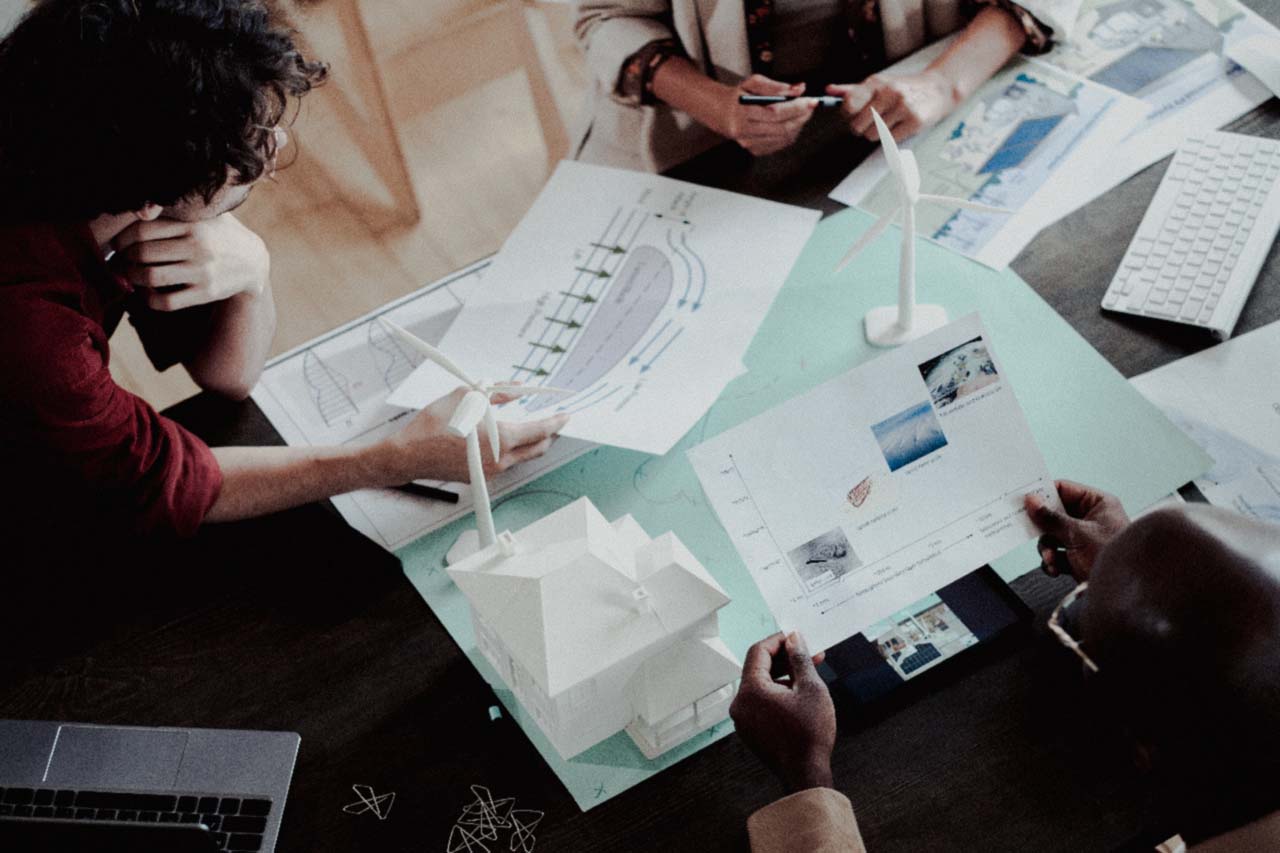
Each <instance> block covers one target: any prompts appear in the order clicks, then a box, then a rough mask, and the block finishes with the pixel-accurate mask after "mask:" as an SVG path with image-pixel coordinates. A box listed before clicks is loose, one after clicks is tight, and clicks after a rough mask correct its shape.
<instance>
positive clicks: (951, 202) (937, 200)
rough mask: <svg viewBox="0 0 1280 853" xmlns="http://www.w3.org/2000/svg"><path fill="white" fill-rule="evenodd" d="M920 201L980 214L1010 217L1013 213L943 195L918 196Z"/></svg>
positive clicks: (1005, 209) (1001, 208)
mask: <svg viewBox="0 0 1280 853" xmlns="http://www.w3.org/2000/svg"><path fill="white" fill-rule="evenodd" d="M920 200H921V201H931V202H933V203H934V204H944V205H948V206H950V207H962V208H964V209H965V210H976V211H978V212H980V213H1002V214H1004V215H1005V216H1012V215H1013V214H1014V211H1012V210H1009V209H1007V208H1004V207H992V206H991V205H989V204H980V203H978V202H976V201H969V200H968V199H963V198H951V197H950V196H945V195H925V194H923V193H922V194H921V195H920Z"/></svg>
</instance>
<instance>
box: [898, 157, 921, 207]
mask: <svg viewBox="0 0 1280 853" xmlns="http://www.w3.org/2000/svg"><path fill="white" fill-rule="evenodd" d="M902 185H903V186H904V187H906V188H907V198H908V199H909V201H908V202H907V203H908V204H915V202H916V201H917V200H918V199H919V198H920V166H919V164H918V163H916V155H914V154H912V153H911V152H910V151H903V152H902Z"/></svg>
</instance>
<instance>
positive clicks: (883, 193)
mask: <svg viewBox="0 0 1280 853" xmlns="http://www.w3.org/2000/svg"><path fill="white" fill-rule="evenodd" d="M1260 36H1261V37H1269V38H1275V39H1280V30H1277V29H1276V28H1275V27H1273V26H1271V25H1270V24H1268V23H1267V22H1266V21H1264V20H1262V19H1261V18H1259V17H1258V16H1257V15H1255V14H1253V13H1252V12H1250V11H1249V10H1248V9H1246V8H1244V7H1243V6H1241V5H1240V4H1238V3H1236V2H1235V0H1197V2H1194V3H1188V2H1184V0H1086V2H1085V3H1084V4H1083V6H1082V8H1081V12H1080V16H1079V18H1077V21H1076V28H1075V31H1074V32H1073V33H1072V35H1071V37H1070V38H1069V39H1067V40H1066V41H1064V42H1063V43H1061V44H1059V45H1058V46H1057V47H1055V48H1054V49H1053V50H1052V51H1051V52H1050V53H1048V54H1046V55H1045V56H1043V57H1035V58H1031V59H1022V58H1020V59H1017V60H1015V61H1014V62H1013V63H1012V64H1011V65H1009V66H1008V67H1007V68H1006V69H1005V70H1004V71H1002V72H1000V73H999V74H997V75H996V76H995V77H993V78H992V79H991V80H990V81H988V82H987V83H986V84H985V85H984V86H982V87H980V88H979V90H978V91H977V92H976V93H974V95H973V96H972V97H971V98H969V99H968V100H967V101H966V102H965V103H963V104H961V105H960V107H959V108H957V109H956V111H955V112H954V113H953V114H952V115H951V116H949V117H948V118H947V119H945V120H944V121H942V122H941V123H940V124H939V125H937V126H936V127H934V128H932V129H930V130H928V131H926V132H924V133H922V134H920V135H919V136H917V137H915V138H913V139H911V140H908V141H907V142H906V144H905V145H904V147H908V148H910V149H911V150H913V151H914V152H915V155H916V158H917V159H918V160H919V162H920V171H921V174H922V177H923V179H924V187H923V188H924V191H925V192H933V193H937V194H940V195H957V194H962V195H964V196H965V197H967V198H970V199H972V200H974V201H980V202H986V203H989V204H995V205H998V206H1001V207H1005V208H1008V209H1011V210H1013V211H1015V215H1013V216H995V215H990V214H980V213H974V212H971V211H959V210H948V211H944V212H943V214H941V215H937V216H932V217H929V218H922V219H921V220H919V222H918V224H917V229H916V231H917V233H918V234H919V235H920V236H923V237H927V238H929V239H932V240H934V241H935V242H937V243H939V244H941V245H943V246H946V247H948V248H950V249H953V250H955V251H958V252H960V253H961V254H963V255H965V256H967V257H970V258H973V259H974V260H976V261H978V262H980V263H983V264H986V265H987V266H990V267H993V268H996V269H1001V268H1003V267H1004V266H1006V265H1007V264H1008V263H1009V262H1010V261H1012V260H1013V258H1014V257H1016V256H1017V254H1018V253H1019V252H1020V251H1022V249H1023V248H1025V247H1026V245H1027V244H1028V243H1030V242H1031V240H1032V239H1034V237H1035V236H1036V234H1038V233H1039V232H1040V231H1041V230H1043V229H1044V228H1045V227H1047V226H1048V225H1050V224H1052V223H1053V222H1056V221H1057V220H1059V219H1061V218H1062V217H1064V216H1066V215H1067V214H1069V213H1071V212H1072V211H1074V210H1077V209H1078V208H1080V207H1082V206H1083V205H1085V204H1087V203H1088V202H1090V201H1092V200H1093V199H1095V198H1097V197H1098V196H1100V195H1102V194H1103V193H1104V192H1106V191H1107V190H1109V189H1111V188H1112V187H1114V186H1116V185H1117V184H1119V183H1120V182H1121V181H1123V180H1125V179H1126V178H1128V177H1129V176H1130V175H1132V174H1134V173H1135V172H1138V171H1140V170H1141V169H1143V168H1145V167H1146V166H1149V165H1150V164H1152V163H1154V162H1156V161H1157V160H1160V159H1162V158H1164V157H1166V156H1168V155H1169V154H1170V153H1172V152H1173V151H1174V150H1175V149H1176V148H1177V147H1178V144H1179V143H1180V142H1181V141H1182V140H1183V139H1184V138H1186V136H1187V135H1188V134H1190V133H1193V132H1195V131H1198V130H1205V129H1210V128H1217V127H1220V126H1222V125H1223V124H1225V123H1227V122H1229V121H1231V120H1233V119H1235V118H1238V117H1239V116H1241V115H1243V114H1244V113H1246V112H1248V111H1249V110H1251V109H1253V108H1254V107H1256V106H1258V105H1259V104H1261V103H1263V102H1264V101H1266V100H1267V98H1268V97H1270V93H1269V92H1268V91H1267V88H1266V87H1265V86H1264V85H1262V84H1261V83H1260V82H1259V81H1258V80H1256V79H1255V78H1253V77H1252V76H1251V75H1249V74H1248V73H1246V72H1245V71H1244V70H1243V69H1242V68H1241V67H1240V66H1239V65H1237V64H1236V63H1235V62H1233V61H1232V60H1230V59H1228V58H1227V55H1228V54H1229V53H1230V51H1231V50H1232V48H1233V46H1234V45H1237V44H1243V43H1245V42H1246V40H1249V39H1256V38H1258V37H1260ZM1273 43H1275V42H1273ZM944 48H945V43H943V44H939V45H934V46H932V47H930V48H927V49H926V50H924V51H921V52H920V53H918V54H916V55H914V56H912V57H908V58H907V59H906V60H903V61H902V62H901V63H899V64H898V65H897V66H895V67H894V68H891V69H889V71H887V72H886V73H888V74H890V75H892V74H910V73H914V72H917V71H919V70H921V69H922V68H924V67H925V66H926V65H927V64H928V63H929V62H930V61H932V59H933V58H934V57H935V56H937V55H938V54H939V53H940V52H941V51H942V50H943V49H944ZM888 180H889V178H888V172H887V169H886V168H885V164H884V158H883V157H882V156H881V155H880V153H879V152H876V154H875V155H873V156H871V157H868V158H867V160H866V161H864V162H863V163H862V164H860V165H859V166H858V168H857V169H855V170H854V171H853V172H852V173H851V174H850V175H849V177H848V178H846V179H845V180H844V181H843V182H841V183H840V185H839V186H837V187H836V188H835V189H834V190H833V191H832V192H831V197H832V198H833V199H835V200H836V201H839V202H842V203H844V204H849V205H858V206H860V207H863V208H864V209H866V210H869V211H871V212H873V213H880V212H882V208H884V207H885V205H886V204H888V203H889V200H891V199H892V197H893V188H892V187H891V186H889V184H888Z"/></svg>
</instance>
